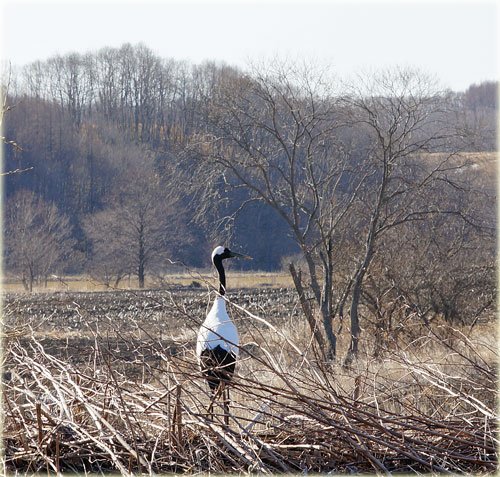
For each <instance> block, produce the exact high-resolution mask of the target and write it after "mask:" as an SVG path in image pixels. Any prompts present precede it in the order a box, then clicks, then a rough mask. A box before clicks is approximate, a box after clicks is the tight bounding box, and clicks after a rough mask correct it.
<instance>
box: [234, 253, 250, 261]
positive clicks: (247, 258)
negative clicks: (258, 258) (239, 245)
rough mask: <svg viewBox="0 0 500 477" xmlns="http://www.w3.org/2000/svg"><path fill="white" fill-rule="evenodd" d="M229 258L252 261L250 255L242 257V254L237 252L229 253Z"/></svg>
mask: <svg viewBox="0 0 500 477" xmlns="http://www.w3.org/2000/svg"><path fill="white" fill-rule="evenodd" d="M229 254H230V255H229V257H230V258H233V257H234V258H244V259H245V260H252V257H250V255H244V254H242V253H238V252H232V251H231V252H229Z"/></svg>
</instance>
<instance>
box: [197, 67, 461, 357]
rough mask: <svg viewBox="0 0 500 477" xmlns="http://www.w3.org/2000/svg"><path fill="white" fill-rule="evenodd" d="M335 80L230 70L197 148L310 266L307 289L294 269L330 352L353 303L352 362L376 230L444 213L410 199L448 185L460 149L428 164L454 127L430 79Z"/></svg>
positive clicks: (400, 75) (309, 73) (399, 72)
mask: <svg viewBox="0 0 500 477" xmlns="http://www.w3.org/2000/svg"><path fill="white" fill-rule="evenodd" d="M331 84H332V83H331V79H330V78H328V77H326V76H324V75H321V74H318V72H317V70H316V71H315V70H311V69H307V68H304V69H298V68H296V67H292V66H290V65H280V64H276V65H274V66H273V67H272V68H271V69H268V70H262V69H260V70H259V72H256V73H255V74H253V75H252V76H242V75H226V76H225V77H222V78H221V81H220V83H219V90H218V92H217V94H214V95H213V97H212V102H211V103H210V104H209V106H208V107H209V110H208V113H207V118H208V120H209V121H210V123H211V125H212V130H211V136H209V137H208V140H207V139H206V137H205V141H201V145H202V146H201V147H200V153H201V155H202V157H205V158H208V159H209V160H210V162H211V163H215V164H217V165H218V166H219V167H220V169H219V174H220V175H221V177H223V178H224V180H225V182H226V185H229V186H231V187H234V188H237V187H244V188H245V189H246V190H247V191H248V192H249V194H250V197H251V198H252V199H255V200H260V201H262V202H264V203H266V204H267V205H269V206H270V207H272V208H273V209H274V210H276V211H277V212H278V213H279V215H280V216H281V217H282V219H283V220H284V221H285V222H286V223H287V224H288V226H289V230H290V233H291V234H292V235H293V237H294V239H295V241H296V243H297V244H298V246H299V247H300V249H301V251H302V254H303V256H304V259H305V262H306V264H307V272H308V282H307V283H305V285H306V287H305V288H304V283H303V280H302V277H301V275H300V273H298V272H297V271H296V270H295V268H294V267H293V266H292V267H291V268H290V271H291V273H292V275H293V276H294V282H295V284H296V288H297V291H298V292H299V295H300V297H301V300H302V304H303V309H304V311H305V313H306V315H309V316H308V319H309V322H310V323H311V326H312V328H313V332H315V336H317V341H318V343H319V344H320V345H321V344H322V340H321V339H320V338H319V335H318V334H317V333H316V321H315V320H316V316H319V317H320V319H321V322H322V324H323V330H324V333H325V336H326V339H327V343H328V345H327V347H328V349H327V351H326V356H327V357H330V358H331V357H333V356H335V354H336V335H335V332H334V328H333V326H332V323H333V320H334V318H335V317H336V316H339V317H342V316H343V312H344V311H343V310H344V307H345V305H346V303H349V300H350V306H349V309H350V312H349V315H350V322H351V337H352V339H351V345H350V348H349V352H348V356H347V358H346V362H347V363H349V362H350V361H351V360H352V358H353V357H355V356H356V355H357V353H358V346H359V345H358V343H359V336H360V329H361V328H360V324H359V305H360V298H361V291H362V288H363V282H364V278H365V275H366V273H367V271H368V269H369V267H370V264H371V262H372V260H373V257H374V254H375V253H376V246H377V243H378V242H379V238H380V237H381V236H382V235H383V234H384V233H385V232H386V231H387V230H390V229H392V228H394V227H397V226H399V225H400V224H403V223H405V222H407V221H414V220H424V219H425V218H426V217H429V216H432V215H434V214H437V213H441V212H444V211H440V210H438V208H436V207H435V206H434V205H435V204H432V203H431V202H430V201H427V202H426V201H421V202H419V203H420V204H423V206H422V207H421V208H418V209H416V208H415V207H413V203H414V201H415V199H416V198H417V197H418V196H425V194H426V191H428V190H429V186H430V184H433V183H434V182H435V181H442V184H443V186H444V187H447V186H450V187H451V185H452V184H451V181H450V180H449V179H446V174H447V171H448V170H449V169H451V168H452V167H456V165H453V166H451V165H449V160H450V158H451V157H452V156H453V154H452V153H447V154H445V155H444V156H443V159H442V160H441V161H440V162H439V163H437V164H432V165H431V166H430V165H429V163H428V162H425V159H424V155H425V154H427V153H428V152H429V151H431V150H435V149H437V150H440V149H441V148H446V146H447V144H448V143H449V142H450V141H451V138H452V135H453V133H452V132H451V131H450V130H448V128H447V127H444V126H443V125H444V124H446V122H445V121H443V118H444V117H445V116H446V114H447V111H446V110H445V108H444V104H445V101H444V99H445V98H444V96H443V95H442V94H441V93H440V92H439V90H438V89H437V88H436V87H435V85H434V84H433V82H432V80H431V79H429V78H428V77H426V76H425V75H423V74H421V73H420V72H418V71H413V70H409V69H396V70H393V71H389V72H384V73H382V74H379V75H377V76H375V77H370V78H369V80H368V81H365V82H364V83H363V82H359V83H358V88H357V89H350V90H347V91H344V92H343V94H338V93H337V94H334V92H333V91H332V89H331ZM199 144H200V142H198V145H199ZM211 172H212V174H213V170H211ZM447 212H449V213H459V211H457V210H450V211H447ZM346 250H349V251H350V252H349V253H350V255H349V260H350V263H348V264H344V266H342V264H341V261H342V260H343V259H345V257H342V256H340V255H339V251H341V253H342V254H344V255H345V254H346ZM308 291H309V292H310V295H311V298H312V303H314V308H313V309H312V310H311V307H310V306H309V303H311V301H308V297H309V295H308ZM311 315H314V316H311Z"/></svg>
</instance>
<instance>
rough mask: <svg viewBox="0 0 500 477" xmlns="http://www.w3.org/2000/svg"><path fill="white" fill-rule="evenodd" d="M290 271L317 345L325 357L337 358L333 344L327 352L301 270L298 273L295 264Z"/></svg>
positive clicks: (291, 264)
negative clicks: (306, 293) (303, 284)
mask: <svg viewBox="0 0 500 477" xmlns="http://www.w3.org/2000/svg"><path fill="white" fill-rule="evenodd" d="M289 270H290V275H291V276H292V279H293V283H294V285H295V289H296V290H297V293H298V295H299V300H300V304H301V306H302V311H303V312H304V315H305V316H306V319H307V322H308V323H309V327H310V328H311V333H312V334H313V336H314V339H315V340H316V343H317V344H318V346H319V349H320V351H321V353H322V355H323V356H324V357H328V355H330V354H332V353H333V356H335V346H334V347H333V350H332V345H331V342H330V346H329V349H328V350H327V348H326V345H325V341H324V339H323V336H322V334H321V332H320V330H319V327H318V322H317V320H316V318H315V317H314V311H313V310H312V309H311V305H310V303H309V301H308V300H307V298H306V296H305V293H304V288H303V286H302V278H301V273H300V270H299V272H298V273H297V271H296V270H295V267H294V265H293V263H290V265H289ZM327 336H328V333H327ZM329 341H330V340H329ZM335 342H336V340H335V336H334V345H335Z"/></svg>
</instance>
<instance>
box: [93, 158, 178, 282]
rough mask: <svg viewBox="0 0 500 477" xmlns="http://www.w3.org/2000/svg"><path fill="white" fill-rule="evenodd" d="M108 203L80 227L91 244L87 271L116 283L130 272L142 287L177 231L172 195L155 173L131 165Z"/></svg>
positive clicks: (162, 259) (162, 263)
mask: <svg viewBox="0 0 500 477" xmlns="http://www.w3.org/2000/svg"><path fill="white" fill-rule="evenodd" d="M122 181H123V182H121V186H118V188H117V190H116V191H115V193H114V194H113V197H112V198H111V199H110V201H109V204H108V206H107V207H106V208H105V209H104V210H102V211H101V212H97V213H95V214H93V215H91V216H89V217H88V218H87V220H86V221H85V222H84V229H85V231H86V235H87V237H88V238H89V239H90V241H91V243H92V247H93V254H92V260H91V262H90V263H89V267H90V270H91V272H93V273H95V274H97V275H98V276H99V277H100V278H102V279H104V281H105V282H106V283H109V282H110V280H111V279H112V278H113V279H114V281H115V285H117V284H118V282H119V281H120V280H121V279H122V278H123V277H124V276H125V275H135V276H137V278H138V282H139V288H144V284H145V277H146V274H147V273H148V272H150V271H154V270H155V269H164V268H165V266H166V259H167V257H168V256H169V252H171V248H169V247H168V245H167V244H168V243H172V242H173V241H175V238H176V237H177V236H178V235H177V234H178V233H180V232H179V230H178V229H177V224H178V222H177V220H176V216H175V215H176V214H175V212H176V211H175V209H174V208H173V203H172V200H171V199H169V197H168V195H167V194H165V192H164V191H162V189H161V187H160V182H159V177H158V176H156V175H154V174H152V173H145V172H144V171H142V170H139V169H137V168H134V167H131V168H130V169H128V170H127V171H126V173H125V175H124V177H122Z"/></svg>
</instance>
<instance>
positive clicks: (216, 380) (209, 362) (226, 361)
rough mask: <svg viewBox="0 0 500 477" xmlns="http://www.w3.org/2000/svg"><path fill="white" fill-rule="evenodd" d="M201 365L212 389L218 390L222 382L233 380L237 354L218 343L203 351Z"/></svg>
mask: <svg viewBox="0 0 500 477" xmlns="http://www.w3.org/2000/svg"><path fill="white" fill-rule="evenodd" d="M200 367H201V372H202V373H203V375H204V376H205V379H206V380H207V382H208V386H209V387H210V389H211V391H216V390H217V388H218V387H219V386H220V385H221V383H225V384H227V383H228V382H229V381H231V378H232V376H233V374H234V368H235V367H236V356H235V355H234V354H233V353H231V352H229V351H226V350H225V349H224V348H222V347H221V346H220V345H217V346H216V347H215V348H213V349H205V350H203V351H202V352H201V355H200Z"/></svg>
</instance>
